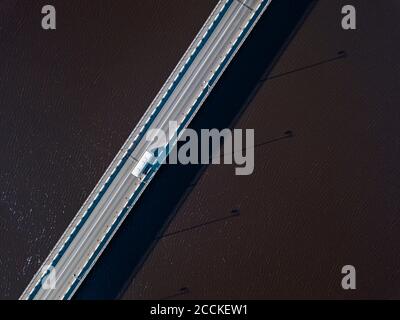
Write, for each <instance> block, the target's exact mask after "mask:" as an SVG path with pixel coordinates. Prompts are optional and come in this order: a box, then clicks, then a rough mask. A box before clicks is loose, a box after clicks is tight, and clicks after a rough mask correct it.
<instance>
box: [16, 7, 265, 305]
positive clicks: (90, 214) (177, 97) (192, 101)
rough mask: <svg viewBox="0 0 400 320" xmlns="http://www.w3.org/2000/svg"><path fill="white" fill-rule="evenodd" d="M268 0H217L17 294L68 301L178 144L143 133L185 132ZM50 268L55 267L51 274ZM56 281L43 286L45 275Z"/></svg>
mask: <svg viewBox="0 0 400 320" xmlns="http://www.w3.org/2000/svg"><path fill="white" fill-rule="evenodd" d="M271 1H272V0H221V1H219V2H218V4H217V5H216V7H215V9H214V10H213V12H212V13H211V15H210V16H209V18H208V19H207V21H206V22H205V24H204V25H203V27H202V28H201V29H200V31H199V33H198V34H197V36H196V37H195V39H194V40H193V42H192V44H191V45H190V46H189V48H188V50H187V51H186V52H185V54H184V55H183V57H182V58H181V60H180V61H179V63H178V64H177V66H176V67H175V69H174V70H173V72H172V73H171V75H170V76H169V78H168V79H167V81H166V82H165V84H164V85H163V87H162V88H161V90H160V91H159V93H158V94H157V96H156V97H155V99H154V100H153V102H152V103H151V104H150V106H149V108H148V109H147V111H146V112H145V114H144V115H143V117H142V118H141V120H140V121H139V123H138V124H137V126H136V127H135V129H134V130H133V131H132V133H131V134H130V136H129V137H128V139H127V141H126V142H125V143H124V145H123V146H122V148H121V149H120V151H119V152H118V154H117V155H116V157H115V158H114V160H113V161H112V163H111V164H110V166H109V167H108V169H107V170H106V172H105V173H104V175H103V176H102V178H101V179H100V180H99V182H98V184H97V185H96V186H95V188H94V190H93V191H92V193H91V194H90V195H89V197H88V198H87V200H86V201H85V202H84V204H83V205H82V207H81V209H80V210H79V211H78V213H77V215H76V216H75V217H74V219H73V220H72V222H71V223H70V225H69V226H68V228H67V229H66V230H65V232H64V234H63V235H62V236H61V238H60V239H59V241H58V242H57V244H56V246H55V247H54V248H53V250H52V251H51V252H50V254H49V256H48V257H47V259H46V260H45V261H44V263H43V266H42V268H41V269H40V270H39V271H38V272H37V273H36V274H35V275H34V277H33V279H32V280H31V282H30V283H29V285H28V286H27V288H26V289H25V291H24V292H23V293H22V295H21V297H20V299H22V300H62V299H71V297H72V296H73V295H74V293H75V292H76V290H77V289H78V287H79V285H80V284H81V283H82V281H83V280H84V279H85V277H86V276H87V274H88V273H89V271H90V270H91V268H92V267H93V265H94V264H95V263H96V261H97V259H98V258H99V256H100V255H101V253H102V252H103V250H104V249H105V247H106V246H107V244H108V243H109V241H110V239H111V238H112V237H113V235H114V234H115V232H116V231H117V230H118V228H119V226H120V225H121V224H122V223H123V221H124V219H125V217H126V216H127V214H128V213H129V211H130V210H131V209H132V207H133V206H134V205H135V203H136V201H137V200H138V199H139V197H140V196H141V194H142V193H143V191H144V190H145V188H146V186H147V185H148V184H149V183H150V182H151V180H152V178H153V177H154V175H155V174H156V172H157V170H158V169H159V167H160V166H161V161H155V160H160V159H161V158H163V157H166V156H167V154H168V152H169V150H171V149H172V147H173V146H174V144H175V143H176V139H173V138H171V140H169V141H167V145H166V148H165V149H164V152H161V153H160V154H157V155H154V154H153V153H152V152H151V150H150V149H149V148H150V145H151V141H147V140H148V139H146V133H148V132H149V130H151V129H162V130H165V132H168V127H169V123H170V121H176V122H177V124H178V126H177V128H176V132H175V134H176V136H177V137H179V135H180V134H181V133H182V132H183V130H184V129H185V128H186V127H187V126H188V124H189V123H190V121H191V120H192V119H193V117H194V116H195V114H196V112H197V111H198V110H199V108H200V107H201V105H202V103H203V102H204V100H205V99H206V98H207V96H208V95H209V93H210V92H211V90H212V89H213V87H214V86H215V84H216V83H217V81H218V80H219V78H220V77H221V75H222V73H223V72H224V70H225V69H226V67H227V66H228V65H229V63H230V61H231V60H232V59H233V57H234V56H235V54H236V52H237V51H238V49H239V48H240V46H241V45H242V44H243V42H244V40H245V39H246V37H247V36H248V35H249V33H250V32H251V30H252V29H253V27H254V26H255V24H256V23H257V21H258V19H259V18H260V17H261V15H262V14H263V13H264V12H265V10H266V9H267V7H268V5H269V4H270V2H271ZM149 214H151V212H149ZM52 272H54V273H52ZM51 274H52V275H54V280H55V283H54V284H55V286H54V288H48V287H47V286H44V285H43V283H45V281H46V279H49V275H51Z"/></svg>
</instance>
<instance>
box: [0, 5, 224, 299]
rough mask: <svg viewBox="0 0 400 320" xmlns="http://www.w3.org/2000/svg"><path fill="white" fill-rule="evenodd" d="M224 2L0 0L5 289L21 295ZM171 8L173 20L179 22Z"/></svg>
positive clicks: (0, 239) (0, 240)
mask: <svg viewBox="0 0 400 320" xmlns="http://www.w3.org/2000/svg"><path fill="white" fill-rule="evenodd" d="M216 2H217V1H216V0H202V1H197V0H170V1H163V0H152V1H131V0H118V1H113V0H96V1H93V0H84V1H82V0H68V1H65V0H55V1H52V5H54V6H55V8H56V10H57V30H56V31H49V32H48V31H44V30H42V29H41V19H42V15H41V8H42V6H43V5H44V4H43V1H39V0H2V1H0V145H1V148H2V151H1V154H0V274H1V276H0V298H17V297H18V296H19V294H20V293H21V292H22V290H23V289H24V287H25V286H26V285H27V284H28V282H29V280H30V279H31V277H32V276H33V274H34V273H35V272H36V271H37V269H38V268H39V266H40V264H41V262H42V261H43V260H44V259H45V257H46V256H47V254H48V253H49V251H50V250H51V248H52V247H53V246H54V244H55V243H56V241H57V240H58V238H59V237H60V236H61V234H62V232H63V231H64V230H65V228H66V227H67V225H68V224H69V222H70V221H71V220H72V218H73V217H74V215H75V214H76V212H77V211H78V209H79V207H80V206H81V205H82V203H83V201H84V200H85V198H86V197H87V196H88V194H89V193H90V191H91V190H92V189H93V187H94V185H95V184H96V183H97V181H98V180H99V178H100V176H101V175H102V174H103V172H104V170H105V168H106V167H107V166H108V165H109V163H110V162H111V160H112V159H113V157H114V156H115V154H116V152H117V151H118V150H119V148H120V146H121V145H122V144H123V142H124V141H125V139H126V137H127V136H128V135H129V133H130V132H131V130H132V128H134V126H135V125H136V123H137V121H138V120H139V119H140V117H141V116H142V114H143V113H144V111H145V110H146V108H147V107H148V105H149V104H150V102H151V101H152V99H153V98H154V96H155V94H156V93H157V91H158V90H159V88H160V87H161V85H162V84H163V83H164V81H165V79H166V78H167V77H168V75H169V73H170V72H171V70H172V69H173V68H174V67H175V65H176V63H177V61H178V60H179V59H180V57H181V56H182V54H183V53H184V52H185V50H186V48H187V47H188V45H189V44H190V42H191V41H192V39H193V38H194V36H195V35H196V33H197V31H198V30H199V28H200V26H201V25H202V24H203V23H204V21H205V19H206V18H207V17H208V15H209V14H210V12H211V10H212V9H213V8H214V6H215V4H216ZM171 17H174V18H173V19H171Z"/></svg>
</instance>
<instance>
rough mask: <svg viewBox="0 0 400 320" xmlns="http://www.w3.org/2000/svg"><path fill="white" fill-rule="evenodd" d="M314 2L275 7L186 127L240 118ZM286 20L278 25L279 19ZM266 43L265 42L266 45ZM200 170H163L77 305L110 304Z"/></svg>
mask: <svg viewBox="0 0 400 320" xmlns="http://www.w3.org/2000/svg"><path fill="white" fill-rule="evenodd" d="M314 3H315V1H310V0H302V1H299V0H296V1H274V2H273V3H272V4H271V6H270V8H269V9H268V12H267V13H266V14H265V15H264V16H263V17H262V18H261V20H260V21H259V22H258V24H257V26H256V27H255V29H254V30H253V32H252V33H251V35H250V37H249V38H248V39H247V41H246V42H245V44H244V46H243V47H242V49H241V50H240V51H239V53H238V55H237V56H236V58H235V60H234V61H233V62H232V64H231V65H230V66H229V67H228V69H227V70H226V71H225V73H224V75H223V76H222V77H221V79H220V82H219V84H218V85H217V86H216V87H215V89H214V91H213V92H212V93H211V95H210V96H209V98H208V99H207V101H206V102H205V104H204V105H203V106H202V108H201V110H200V111H199V113H198V114H197V116H196V117H195V119H194V120H193V122H192V124H191V125H190V127H191V128H193V129H195V130H200V129H202V128H210V129H211V128H218V129H223V128H228V127H231V126H232V125H233V124H234V123H235V122H236V120H237V119H238V118H239V117H240V115H241V114H242V112H243V111H244V109H245V108H246V106H247V105H248V104H249V103H250V101H251V100H252V98H253V96H254V95H255V94H256V92H257V90H258V87H259V86H260V79H262V77H265V76H266V75H267V74H268V71H269V70H270V69H271V68H272V66H273V64H274V62H275V61H276V58H277V57H278V56H279V54H280V52H281V51H282V50H283V48H284V47H285V44H286V43H287V41H289V40H290V36H291V35H292V33H293V32H294V30H295V28H296V26H297V25H299V23H300V22H301V21H302V18H303V17H304V15H305V13H306V12H307V11H308V10H310V9H311V7H312V5H313V4H314ZM282 16H285V20H284V21H282V19H281V17H282ZM267 39H268V41H266V40H267ZM204 169H205V167H204V166H201V165H196V166H194V165H193V166H182V165H176V166H163V167H162V168H161V169H160V171H159V172H158V173H157V176H156V177H155V178H154V179H153V181H152V183H151V184H150V185H149V187H148V189H147V190H146V192H145V193H144V194H143V196H142V197H141V199H140V200H139V201H138V203H137V204H136V207H135V208H134V209H133V210H132V212H131V213H130V214H129V216H128V218H127V219H126V220H125V222H124V224H123V225H122V227H121V228H120V230H119V231H118V233H117V234H116V235H115V237H114V238H113V239H112V241H111V242H110V244H109V246H108V247H107V249H106V250H105V251H104V253H103V255H102V256H101V257H100V259H99V261H98V262H97V264H96V265H95V267H94V268H93V270H92V271H91V273H90V274H89V276H88V277H87V278H86V280H85V281H84V283H83V284H82V286H81V287H80V289H79V290H78V292H77V295H76V297H75V298H76V299H115V298H117V297H118V296H119V295H120V294H121V293H122V292H123V290H124V289H125V287H126V285H127V284H129V280H132V278H133V277H134V276H135V274H136V272H137V271H138V270H139V269H140V267H141V266H142V264H143V263H144V261H145V260H146V257H147V255H148V254H149V252H151V250H152V248H153V247H154V246H155V245H156V244H157V242H158V240H159V237H161V236H162V234H163V231H164V230H165V227H166V226H167V225H168V222H169V221H170V219H172V218H173V216H174V214H175V213H176V211H177V210H178V209H179V207H180V206H181V204H182V202H183V201H184V200H185V198H186V196H187V195H188V194H189V193H190V192H191V191H192V189H193V187H194V186H195V185H196V182H197V179H198V178H199V177H200V175H201V174H202V172H203V170H204ZM160 272H162V270H160Z"/></svg>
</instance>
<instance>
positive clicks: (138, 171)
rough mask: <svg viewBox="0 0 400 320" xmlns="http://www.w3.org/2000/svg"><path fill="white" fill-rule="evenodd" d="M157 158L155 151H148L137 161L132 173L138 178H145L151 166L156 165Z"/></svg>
mask: <svg viewBox="0 0 400 320" xmlns="http://www.w3.org/2000/svg"><path fill="white" fill-rule="evenodd" d="M155 160H156V157H155V156H154V153H152V152H149V151H146V152H145V153H144V154H143V155H142V157H141V158H140V159H139V160H138V162H137V163H136V165H135V167H134V168H133V170H132V174H133V175H134V176H135V177H136V178H139V179H141V180H143V179H144V177H145V176H146V174H147V173H148V172H149V170H150V169H151V167H152V166H153V165H154V162H155Z"/></svg>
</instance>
